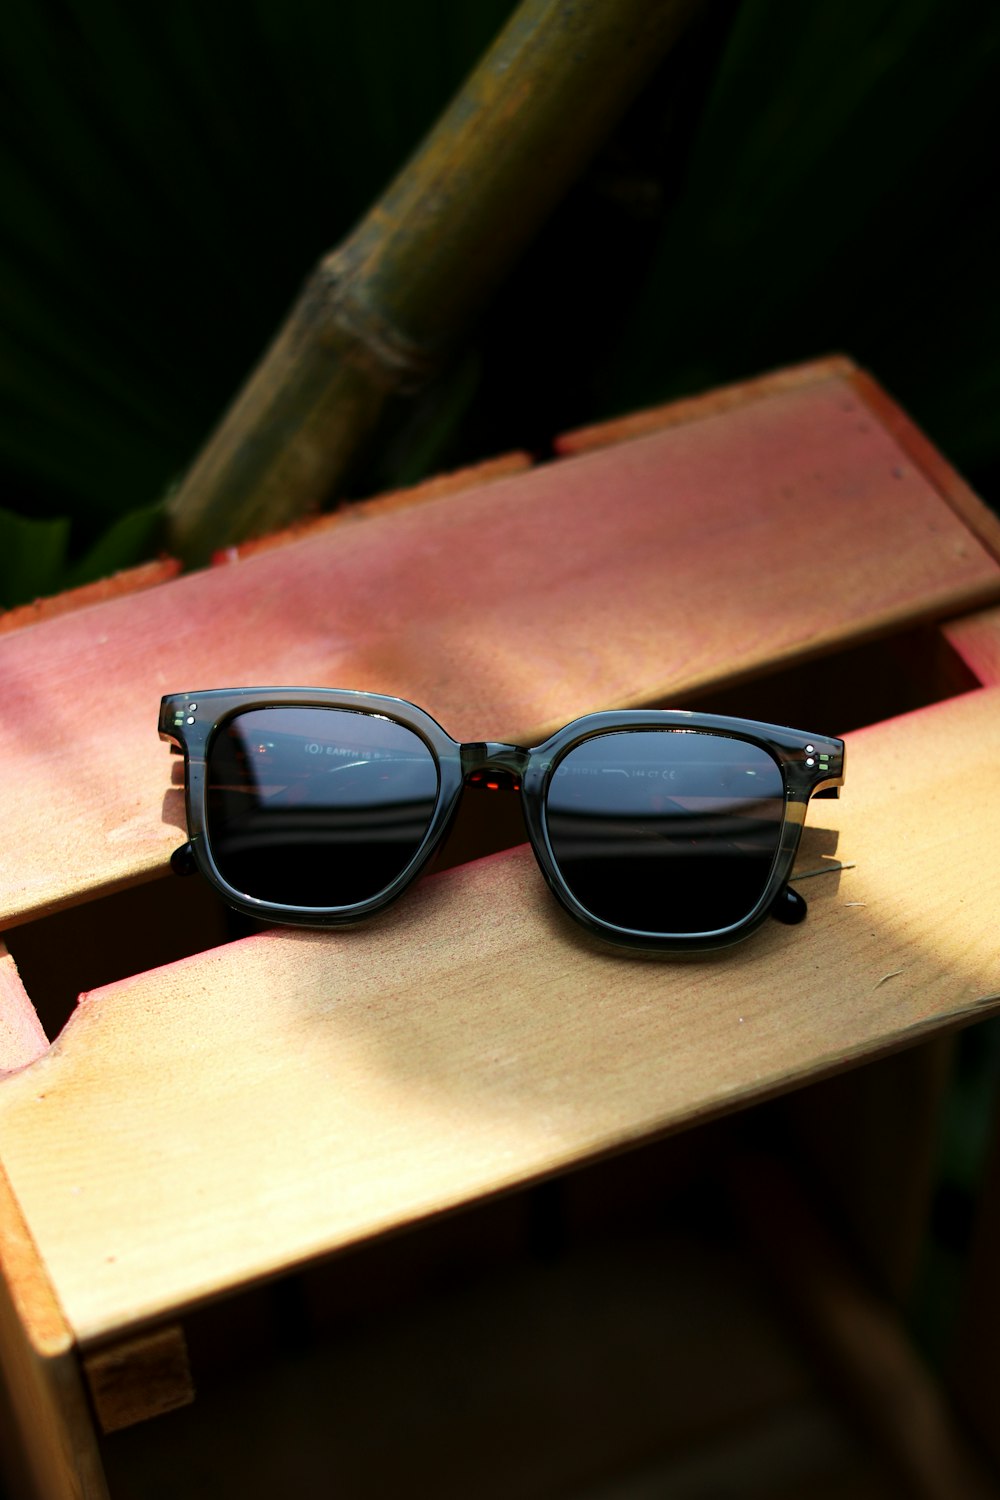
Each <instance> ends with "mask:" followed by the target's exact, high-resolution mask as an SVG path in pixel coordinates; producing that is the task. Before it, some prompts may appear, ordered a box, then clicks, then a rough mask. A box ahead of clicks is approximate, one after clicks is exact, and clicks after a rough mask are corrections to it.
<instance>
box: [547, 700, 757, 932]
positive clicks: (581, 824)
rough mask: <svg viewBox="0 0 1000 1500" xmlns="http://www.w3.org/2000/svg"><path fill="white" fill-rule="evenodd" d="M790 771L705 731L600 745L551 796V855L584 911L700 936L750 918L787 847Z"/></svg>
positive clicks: (618, 922)
mask: <svg viewBox="0 0 1000 1500" xmlns="http://www.w3.org/2000/svg"><path fill="white" fill-rule="evenodd" d="M784 808H785V788H784V782H783V779H782V773H781V768H780V767H779V765H778V763H777V761H775V760H774V759H773V758H772V756H771V755H769V754H768V752H767V751H766V750H762V749H761V748H760V747H759V746H757V745H754V744H751V743H750V742H749V741H747V740H740V739H734V738H731V737H729V736H725V735H719V734H707V733H702V732H699V731H693V730H671V729H648V730H647V729H641V730H625V731H615V732H612V733H610V734H602V735H596V736H594V737H593V738H591V739H588V740H585V741H583V743H582V744H580V745H577V746H576V747H575V748H574V749H572V750H570V751H568V752H567V754H566V755H564V756H563V758H562V760H560V761H559V763H558V765H557V766H556V768H555V770H554V772H553V774H552V778H551V780H550V782H549V787H548V793H547V796H546V807H545V813H546V824H547V827H548V834H549V844H550V846H551V849H552V853H553V856H554V857H555V861H556V864H557V865H558V867H559V871H560V873H561V875H562V877H563V879H564V881H565V882H566V885H567V886H568V887H569V889H570V891H571V892H572V894H573V895H574V896H575V897H576V899H577V901H579V902H580V904H581V905H582V906H583V907H585V908H586V910H587V911H588V912H590V913H591V914H592V915H593V916H594V917H596V918H598V919H599V920H600V921H602V922H609V923H611V924H613V925H614V926H616V927H621V928H624V929H626V930H628V931H632V932H645V933H657V934H662V935H667V934H673V935H678V936H679V935H682V934H683V935H693V934H699V933H706V932H715V931H719V930H721V929H722V928H726V927H731V926H733V925H735V924H736V923H737V922H740V921H742V920H744V918H746V917H748V916H749V915H750V914H751V912H752V911H753V910H754V908H755V907H756V906H757V904H758V903H759V901H760V899H761V897H762V896H763V894H764V891H765V889H766V887H767V883H768V879H769V877H770V874H771V870H772V867H773V865H774V859H775V855H776V854H777V851H778V845H779V842H780V839H781V827H782V822H783V819H784Z"/></svg>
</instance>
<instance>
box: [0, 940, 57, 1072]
mask: <svg viewBox="0 0 1000 1500" xmlns="http://www.w3.org/2000/svg"><path fill="white" fill-rule="evenodd" d="M48 1045H49V1043H48V1038H47V1037H46V1035H45V1032H44V1031H43V1030H42V1023H41V1022H40V1021H39V1019H38V1016H37V1015H36V1013H35V1007H34V1006H33V1005H32V1003H31V1000H30V999H29V998H28V995H27V994H26V992H25V988H24V985H23V984H22V983H21V979H20V976H19V974H18V972H17V965H16V964H15V963H14V960H13V958H12V957H11V956H10V954H9V953H8V952H7V950H6V948H5V947H4V945H3V943H0V1074H3V1073H7V1072H11V1071H12V1070H13V1069H14V1068H23V1067H24V1065H25V1064H26V1063H29V1062H34V1060H35V1058H36V1057H40V1056H41V1054H42V1053H43V1052H44V1051H45V1049H46V1048H47V1047H48Z"/></svg>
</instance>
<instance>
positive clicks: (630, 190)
mask: <svg viewBox="0 0 1000 1500" xmlns="http://www.w3.org/2000/svg"><path fill="white" fill-rule="evenodd" d="M512 9H513V3H512V0H477V3H476V4H475V5H468V4H463V3H461V0H434V3H432V0H425V3H423V4H422V5H420V6H414V5H412V4H407V3H405V0H340V3H339V4H338V5H337V6H335V7H331V6H322V5H320V4H319V3H318V0H282V3H279V0H252V3H251V4H249V5H247V4H244V5H239V6H238V5H236V4H235V3H234V0H213V4H212V5H210V6H203V5H197V4H195V0H172V3H171V5H169V6H164V7H125V6H124V5H123V4H121V0H10V4H9V5H8V7H7V11H6V13H5V22H6V24H5V47H4V51H3V55H2V56H0V120H2V123H3V129H2V131H0V140H2V142H3V144H2V146H0V178H2V184H3V192H2V194H0V507H2V511H3V514H2V515H0V603H3V604H12V603H15V602H18V601H19V600H21V599H26V598H30V597H33V596H34V595H35V594H37V593H47V592H51V591H53V590H55V589H58V588H61V587H65V586H66V585H67V584H68V583H70V582H78V581H83V580H84V579H85V578H87V577H92V576H96V573H97V572H103V571H109V570H112V569H114V568H115V567H120V566H125V565H127V564H128V563H130V562H133V561H136V560H139V559H141V558H142V557H144V556H146V555H148V553H149V549H150V547H151V545H152V536H153V531H154V522H155V518H156V514H157V506H158V504H159V503H160V502H161V501H162V499H163V497H164V496H165V494H166V493H167V490H168V488H169V487H170V485H171V484H172V483H174V482H175V481H176V480H177V478H178V477H179V476H180V475H181V474H182V473H183V472H184V470H185V469H186V467H187V466H188V464H189V463H190V461H191V459H192V458H193V456H194V455H195V453H196V452H197V451H198V450H199V448H200V447H201V445H202V443H203V441H204V439H205V437H206V435H207V433H208V431H209V430H210V429H211V428H212V427H213V426H214V424H215V422H216V420H217V418H218V416H219V415H220V413H221V412H222V411H223V409H224V408H225V407H226V405H227V404H228V401H229V400H230V398H231V396H232V394H233V392H234V391H235V390H236V389H237V388H238V387H239V385H240V383H241V382H242V380H243V378H244V376H245V374H246V372H247V370H248V369H249V368H250V366H251V365H252V364H253V363H254V361H255V360H256V359H257V357H258V356H259V354H260V352H261V350H262V349H263V347H264V346H265V344H266V343H267V342H268V340H269V338H270V336H271V334H272V333H273V331H274V329H275V328H276V327H277V326H278V324H279V323H280V322H281V320H282V318H283V316H284V314H285V312H286V310H287V307H288V305H289V304H290V302H291V301H292V299H293V297H294V295H295V293H296V291H297V289H298V287H299V285H300V284H301V282H302V280H303V278H304V277H305V275H306V273H307V272H308V271H309V269H310V268H311V267H312V266H313V264H314V263H315V261H316V260H317V258H318V257H319V255H320V254H322V253H323V252H324V251H325V250H327V249H328V248H329V247H330V246H331V245H332V244H334V243H336V242H337V241H338V240H339V239H341V238H342V237H343V236H344V235H345V234H346V233H347V231H348V230H349V229H350V227H351V225H352V224H353V223H354V222H355V221H356V220H357V218H358V217H359V216H360V215H361V214H362V213H363V212H364V210H365V208H366V207H367V205H368V204H369V203H370V202H371V201H372V200H373V198H374V197H375V196H376V195H377V194H378V193H379V192H380V190H381V189H382V188H383V187H384V185H385V184H386V182H387V181H388V180H389V179H390V177H391V176H392V174H393V173H394V172H395V170H396V169H397V168H398V167H399V165H400V164H401V163H402V161H403V160H404V159H405V158H406V156H407V155H408V154H409V153H410V151H411V150H412V149H413V147H414V146H415V145H416V144H417V142H418V141H419V140H420V138H421V137H422V135H423V134H424V132H425V131H426V130H427V129H428V127H429V126H430V125H431V124H432V123H433V121H434V120H435V119H436V117H437V116H438V114H439V113H440V111H441V110H442V109H443V107H444V106H445V104H446V103H447V101H448V100H449V98H450V97H451V95H452V93H453V91H454V90H455V88H456V87H457V86H458V84H459V83H460V82H461V80H462V78H463V77H464V76H465V74H466V73H467V71H468V70H469V68H470V67H471V66H472V65H473V63H474V62H475V61H476V59H477V58H478V56H479V54H480V53H481V52H482V51H483V50H484V48H485V47H486V46H487V45H488V44H489V42H490V41H491V40H492V38H493V36H494V35H495V33H496V32H497V30H498V29H499V28H500V26H501V25H502V24H503V22H504V21H505V20H506V18H507V16H508V14H509V12H510V11H511V10H512ZM998 61H1000V11H997V9H996V8H995V7H993V6H991V5H987V4H985V3H982V0H949V3H948V4H945V3H944V0H905V3H904V0H844V3H842V4H841V5H838V6H835V7H834V6H801V5H791V4H788V3H785V4H782V3H775V0H742V3H737V0H706V4H705V5H704V7H703V9H702V12H701V14H700V16H699V20H698V22H697V24H696V25H695V26H693V27H692V28H691V30H690V32H689V34H688V35H686V36H685V38H684V40H683V41H682V43H681V45H680V47H679V48H678V50H677V51H676V53H675V54H674V55H673V56H672V57H671V59H670V60H669V61H668V62H667V63H666V64H665V65H664V66H663V68H662V69H661V70H660V71H659V73H658V74H657V76H656V77H655V78H654V80H653V82H652V84H651V85H650V87H649V88H648V89H647V90H646V92H645V94H644V96H643V98H642V99H641V100H640V102H639V104H638V105H637V106H636V107H635V109H634V110H633V111H632V113H631V115H630V117H629V119H628V120H627V121H626V122H625V124H624V126H623V127H622V128H621V129H620V130H619V131H618V132H617V133H616V135H615V137H614V138H613V139H612V140H611V141H609V143H608V145H607V147H606V149H605V151H604V152H603V153H602V156H601V158H600V160H599V161H598V162H597V163H596V164H595V166H594V168H593V169H592V170H591V171H590V172H589V173H588V175H587V177H586V178H585V179H584V181H582V182H581V183H580V184H579V186H578V187H577V188H576V189H575V190H574V191H573V192H572V193H571V194H570V196H569V198H568V199H567V200H566V202H565V203H564V205H563V206H562V208H561V209H559V210H558V211H557V212H556V214H555V215H554V216H553V218H552V220H551V221H550V222H549V224H548V225H547V227H546V228H545V229H544V230H543V232H542V233H541V234H540V235H539V236H538V238H537V240H536V241H535V243H534V245H533V246H532V249H531V251H530V252H529V254H528V256H527V257H526V259H525V261H524V262H523V263H522V265H521V267H520V268H519V270H518V271H517V272H516V273H515V274H514V275H513V276H512V277H511V279H510V281H509V283H508V284H507V286H506V287H505V288H504V290H503V291H502V292H501V294H500V295H499V296H498V298H497V299H496V301H495V303H494V305H493V307H492V308H491V310H490V311H489V312H488V313H487V315H486V316H485V317H484V318H483V320H482V321H481V323H480V325H479V326H478V327H477V329H476V330H475V331H474V333H473V335H472V337H471V339H470V345H469V348H468V350H467V352H466V355H465V356H464V358H463V360H462V362H461V363H460V364H459V365H458V366H456V368H455V369H454V370H453V371H451V372H449V373H448V374H447V375H446V376H445V377H444V378H443V379H442V381H441V382H440V383H439V384H438V385H436V386H434V387H431V388H430V389H429V390H428V391H427V392H426V393H425V394H424V395H423V396H422V397H421V398H420V399H419V400H418V401H417V402H416V403H412V404H409V405H406V406H404V405H402V404H401V405H400V406H399V408H398V409H397V411H396V412H395V414H394V420H393V421H392V422H391V423H390V424H389V425H388V426H387V428H386V429H385V431H384V432H383V433H382V435H381V438H380V441H379V443H378V444H377V445H376V446H375V448H374V449H373V451H372V455H371V458H370V461H369V462H368V463H367V465H366V468H365V470H364V472H361V473H359V474H358V475H357V479H356V483H355V485H354V490H355V492H356V493H362V492H366V491H370V490H374V489H377V488H379V487H382V486H385V485H391V484H396V483H400V482H404V481H410V480H412V479H414V478H417V477H419V475H420V472H426V471H427V470H430V469H434V468H440V467H447V466H450V465H451V464H453V463H462V462H467V461H469V460H471V459H474V458H476V457H480V456H486V455H488V454H490V453H491V452H497V451H502V450H503V449H505V448H509V447H515V446H517V447H528V448H531V449H534V450H535V451H538V452H540V453H544V452H545V451H546V447H547V444H548V442H549V441H550V439H551V437H552V436H553V434H554V433H556V432H558V431H559V430H561V429H564V428H565V427H567V426H571V425H574V424H577V423H581V422H586V421H591V420H594V419H596V418H598V417H600V416H602V415H606V414H609V413H611V412H613V411H616V410H621V409H623V408H625V407H627V406H632V405H638V404H644V403H648V402H651V401H655V400H660V399H664V398H666V397H669V396H671V395H674V394H680V393H683V392H688V391H693V390H695V389H699V388H704V387H705V386H708V385H712V384H715V383H717V382H720V381H724V380H728V379H733V378H739V377H741V376H744V375H749V374H752V373H755V372H756V371H758V370H761V369H764V368H768V367H773V366H775V365H778V364H782V363H785V362H788V361H791V360H796V359H799V358H804V357H811V356H814V355H817V354H823V353H826V352H829V351H831V350H834V349H844V350H846V351H847V352H849V353H851V354H853V355H854V356H855V357H856V358H858V359H859V360H861V361H862V362H863V363H865V364H867V365H868V366H869V367H870V368H872V369H873V370H874V371H875V372H876V374H878V376H879V377H880V378H881V379H882V380H883V381H884V382H885V383H886V384H887V385H888V386H889V388H890V389H891V390H893V391H894V393H895V394H896V395H897V396H898V397H899V398H900V399H901V400H902V401H903V402H904V404H906V405H907V406H908V407H909V409H910V410H911V412H912V413H913V415H914V416H915V417H916V418H917V420H918V421H919V422H920V423H921V424H922V425H923V426H924V427H925V429H926V430H927V431H928V432H929V433H930V435H931V436H932V437H933V438H934V439H935V441H936V442H937V443H938V444H939V445H940V446H941V447H942V448H944V450H945V451H946V452H948V454H949V456H950V457H951V458H952V459H953V460H954V461H955V462H956V463H957V464H958V465H959V467H962V468H964V469H965V471H966V472H967V474H968V475H969V477H970V479H971V480H972V481H973V483H974V484H976V485H978V487H979V488H980V490H981V492H983V493H985V494H986V497H987V498H988V499H993V500H994V501H995V498H996V494H997V490H998V488H1000V430H998V428H997V424H996V422H995V417H994V413H995V411H996V410H997V406H998V396H1000V358H998V354H997V351H998V349H1000V292H998V286H997V278H996V274H995V266H996V264H997V263H998V261H1000V210H998V206H997V198H996V194H995V192H994V191H993V190H992V187H991V184H990V181H989V178H988V175H987V170H986V167H987V156H988V150H989V142H990V141H991V139H992V138H993V126H992V121H993V117H994V108H995V96H996V88H997V81H998V80H997V64H998ZM567 129H572V121H567ZM514 211H516V205H512V212H514Z"/></svg>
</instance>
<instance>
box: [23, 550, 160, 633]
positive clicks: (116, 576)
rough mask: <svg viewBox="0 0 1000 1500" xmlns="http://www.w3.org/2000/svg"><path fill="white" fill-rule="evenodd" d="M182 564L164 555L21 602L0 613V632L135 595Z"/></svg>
mask: <svg viewBox="0 0 1000 1500" xmlns="http://www.w3.org/2000/svg"><path fill="white" fill-rule="evenodd" d="M180 570H181V565H180V563H179V562H178V561H177V559H176V558H174V557H161V558H158V559H157V560H156V561H155V562H148V563H140V564H139V565H138V567H135V568H125V569H124V570H123V571H122V572H120V573H113V574H112V575H111V577H110V578H99V579H97V580H96V581H95V582H94V583H83V584H81V585H80V587H79V588H75V589H66V590H65V592H64V593H62V594H55V595H53V596H52V597H51V598H48V599H34V600H33V601H32V602H31V603H30V604H21V605H18V606H17V607H16V608H15V609H8V610H4V611H3V612H2V613H0V635H8V634H10V633H12V632H13V631H15V630H23V629H24V628H25V626H27V625H37V624H39V623H40V622H41V621H42V620H54V619H56V618H57V617H58V616H59V615H67V614H70V613H71V612H72V611H73V610H76V609H86V608H88V607H89V606H90V605H93V604H103V603H104V602H105V601H106V600H108V599H120V598H121V597H122V596H123V595H125V594H135V593H138V592H139V591H140V590H141V589H148V588H152V587H153V586H154V585H155V584H157V583H166V582H167V580H168V579H170V578H176V577H177V575H178V573H179V572H180Z"/></svg>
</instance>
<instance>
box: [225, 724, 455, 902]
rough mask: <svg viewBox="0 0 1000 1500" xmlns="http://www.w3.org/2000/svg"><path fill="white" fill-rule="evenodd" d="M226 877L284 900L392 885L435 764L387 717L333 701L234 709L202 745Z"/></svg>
mask: <svg viewBox="0 0 1000 1500" xmlns="http://www.w3.org/2000/svg"><path fill="white" fill-rule="evenodd" d="M207 770H208V834H209V840H210V843H211V849H212V853H213V855H214V857H215V863H216V865H217V866H218V868H219V871H220V873H221V874H222V876H223V878H224V879H225V880H227V881H228V882H229V884H230V885H231V886H234V887H235V888H236V890H238V891H242V892H243V893H244V894H245V895H248V896H254V897H256V898H257V899H258V900H261V901H274V902H280V903H282V904H284V905H288V906H309V907H327V906H353V905H354V904H355V903H357V902H359V901H365V900H367V899H368V898H369V897H370V896H375V895H377V894H378V893H379V892H380V891H383V890H385V888H386V886H388V885H391V883H392V882H393V880H395V878H396V876H397V875H399V874H401V873H402V871H403V870H404V869H405V868H406V866H407V865H408V864H409V862H410V860H411V859H412V858H413V856H414V854H415V853H416V852H417V849H418V848H419V847H420V844H421V842H422V840H423V838H424V835H425V834H426V832H427V829H428V827H429V826H430V822H431V818H432V816H433V812H434V805H435V802H436V801H437V793H438V773H437V763H436V761H435V759H434V756H433V755H432V753H431V751H430V750H429V749H428V747H427V745H425V744H424V741H423V740H422V739H421V738H420V737H419V736H418V735H416V734H414V733H413V731H412V730H409V729H405V728H404V727H403V725H402V724H397V723H395V722H394V721H393V720H391V719H383V718H379V717H376V716H375V715H373V714H365V713H354V712H351V711H350V710H348V709H341V708H267V709H253V710H250V711H249V712H247V713H244V714H238V715H237V716H236V717H235V718H233V719H231V720H230V721H229V722H228V723H227V724H226V725H224V726H223V728H222V729H221V730H220V731H219V732H218V734H216V736H215V738H214V739H213V741H212V744H211V747H210V750H209V755H208V767H207Z"/></svg>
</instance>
